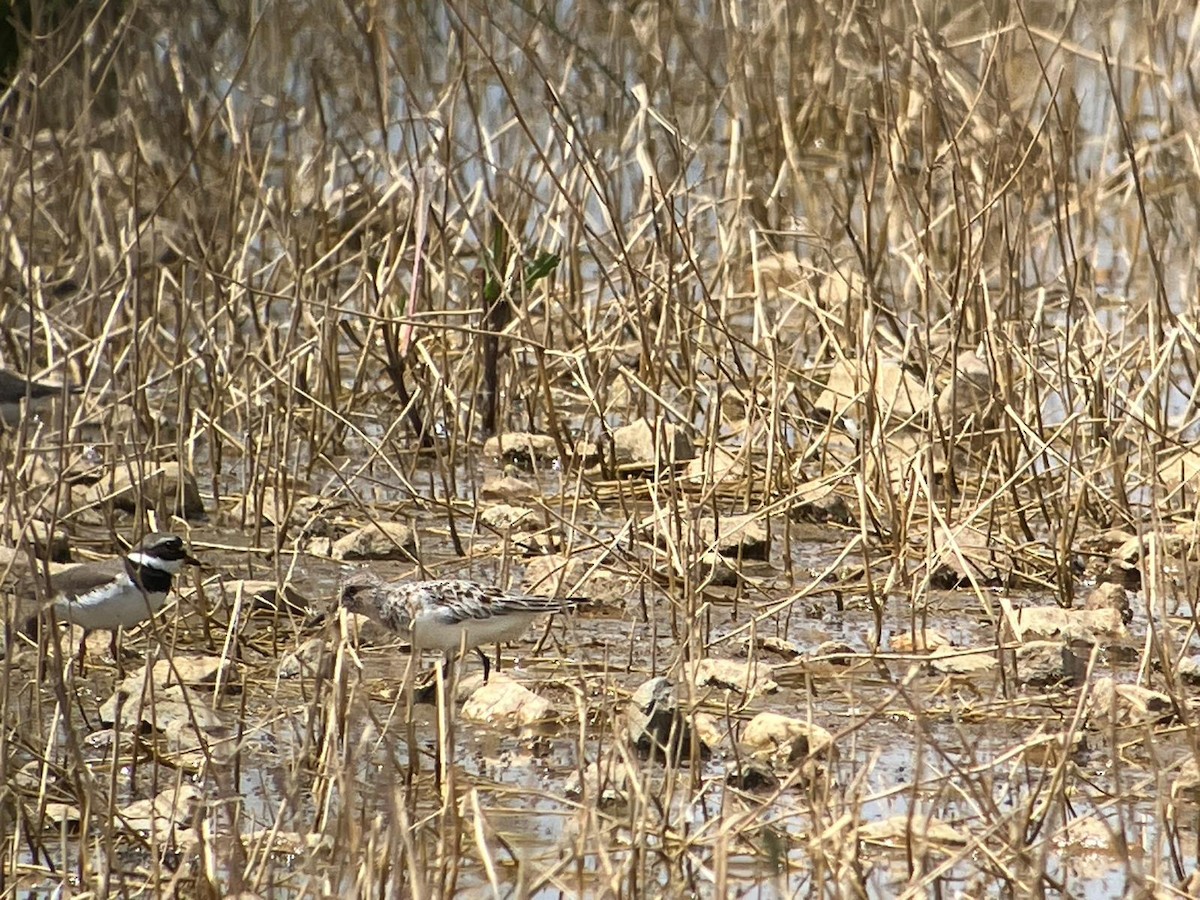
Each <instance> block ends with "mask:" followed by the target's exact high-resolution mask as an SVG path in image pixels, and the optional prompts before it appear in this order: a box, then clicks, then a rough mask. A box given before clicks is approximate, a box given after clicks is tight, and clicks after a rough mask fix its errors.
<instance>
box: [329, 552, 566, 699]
mask: <svg viewBox="0 0 1200 900" xmlns="http://www.w3.org/2000/svg"><path fill="white" fill-rule="evenodd" d="M339 593H340V601H341V605H342V606H343V607H344V608H345V609H346V610H347V611H349V612H354V613H362V614H363V615H365V616H367V617H369V618H371V619H374V620H375V621H376V622H379V623H380V624H382V625H384V626H386V627H387V628H390V629H391V630H393V631H396V632H399V633H400V634H401V635H403V636H405V637H407V638H408V639H409V641H410V642H411V643H412V647H413V652H414V653H416V654H419V653H420V652H421V651H422V650H441V651H442V653H444V654H445V656H446V662H445V667H444V669H443V671H447V672H448V671H449V666H450V664H451V663H452V662H453V660H454V658H455V656H457V654H458V652H459V649H460V648H463V649H466V650H474V651H475V652H476V653H477V654H478V655H479V659H480V661H481V662H482V663H483V680H484V681H487V678H488V674H489V672H490V670H491V663H490V662H489V661H488V658H487V654H485V653H484V652H483V651H482V650H481V649H479V648H480V645H482V644H497V643H500V642H502V641H511V640H513V639H515V638H518V637H520V636H521V635H522V634H524V633H525V630H526V629H527V628H528V627H529V625H530V623H531V622H533V620H534V619H536V618H537V617H538V616H543V615H546V614H548V613H556V612H567V611H569V610H570V609H571V608H573V607H575V606H577V605H579V603H581V602H583V601H581V600H580V599H579V598H576V597H569V598H565V599H563V598H554V597H535V596H531V595H529V594H517V593H510V592H508V591H503V590H501V589H500V588H496V587H488V586H487V585H483V584H478V583H476V582H474V581H461V580H456V579H446V580H440V581H414V582H400V583H393V582H387V581H384V580H383V579H382V578H380V577H379V576H378V575H376V574H375V573H374V572H371V571H370V570H369V569H358V570H357V571H355V572H352V573H351V574H350V575H348V576H346V577H345V578H344V579H343V580H342V584H341V589H340V592H339Z"/></svg>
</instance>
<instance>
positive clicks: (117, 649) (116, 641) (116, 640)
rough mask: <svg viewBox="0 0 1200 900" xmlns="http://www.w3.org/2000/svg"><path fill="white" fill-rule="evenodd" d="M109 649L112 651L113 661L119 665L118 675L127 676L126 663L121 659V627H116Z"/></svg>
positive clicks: (120, 676) (110, 639) (109, 640)
mask: <svg viewBox="0 0 1200 900" xmlns="http://www.w3.org/2000/svg"><path fill="white" fill-rule="evenodd" d="M108 649H109V651H110V652H111V653H112V658H113V663H114V664H115V665H116V667H117V677H118V678H124V677H125V663H124V661H123V660H122V659H121V649H122V648H121V629H120V628H114V629H113V633H112V637H110V638H109V639H108Z"/></svg>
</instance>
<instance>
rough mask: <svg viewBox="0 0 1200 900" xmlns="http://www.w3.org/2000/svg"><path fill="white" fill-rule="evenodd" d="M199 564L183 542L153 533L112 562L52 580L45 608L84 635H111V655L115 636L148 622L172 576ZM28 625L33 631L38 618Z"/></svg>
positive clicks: (71, 571) (69, 571) (67, 571)
mask: <svg viewBox="0 0 1200 900" xmlns="http://www.w3.org/2000/svg"><path fill="white" fill-rule="evenodd" d="M198 565H200V561H199V560H197V559H196V558H195V557H193V556H192V555H191V554H190V553H188V550H187V547H185V546H184V543H183V539H182V538H180V537H179V536H178V535H174V534H168V533H166V532H154V533H153V534H148V535H146V536H145V537H144V538H142V540H141V541H140V542H139V543H137V544H135V545H134V546H133V547H131V548H130V550H129V551H128V552H127V553H125V554H124V555H122V556H119V557H117V558H116V559H105V560H99V561H97V562H89V563H81V564H79V565H77V566H72V567H71V568H69V569H64V570H63V571H62V572H59V573H58V574H57V575H52V576H51V577H50V597H51V600H50V602H49V603H48V604H47V608H48V609H50V610H52V611H53V613H54V618H55V620H56V621H58V622H67V623H71V624H74V625H79V626H81V627H82V628H83V630H84V634H85V636H86V634H87V633H88V632H91V631H97V630H101V629H103V630H106V631H112V632H113V649H114V653H115V652H116V637H117V632H118V631H119V630H120V629H122V628H131V627H132V626H134V625H137V624H139V623H140V622H144V621H146V620H147V619H149V618H152V617H153V616H154V614H155V613H157V612H158V611H159V610H160V609H162V608H163V605H164V604H165V603H166V601H167V595H168V594H169V593H170V592H171V584H172V582H173V580H174V578H175V576H176V575H178V574H179V572H180V571H181V570H182V569H183V567H184V566H198ZM31 626H32V628H33V629H34V630H36V626H37V622H36V617H35V619H34V620H32V621H31ZM81 651H82V647H81Z"/></svg>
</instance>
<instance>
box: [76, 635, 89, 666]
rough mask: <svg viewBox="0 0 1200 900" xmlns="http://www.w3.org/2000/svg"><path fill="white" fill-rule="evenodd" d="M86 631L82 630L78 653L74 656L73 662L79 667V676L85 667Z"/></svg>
mask: <svg viewBox="0 0 1200 900" xmlns="http://www.w3.org/2000/svg"><path fill="white" fill-rule="evenodd" d="M87 636H88V633H87V629H84V632H83V637H81V638H80V639H79V652H78V653H77V654H76V656H75V662H76V663H77V664H78V666H79V674H80V675H83V673H84V670H85V669H86V667H87V662H86V661H87Z"/></svg>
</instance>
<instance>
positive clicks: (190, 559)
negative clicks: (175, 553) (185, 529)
mask: <svg viewBox="0 0 1200 900" xmlns="http://www.w3.org/2000/svg"><path fill="white" fill-rule="evenodd" d="M183 564H184V565H185V566H199V565H201V563H200V560H198V559H196V557H194V556H192V554H190V553H189V554H188V555H187V556H185V557H184V558H183Z"/></svg>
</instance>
